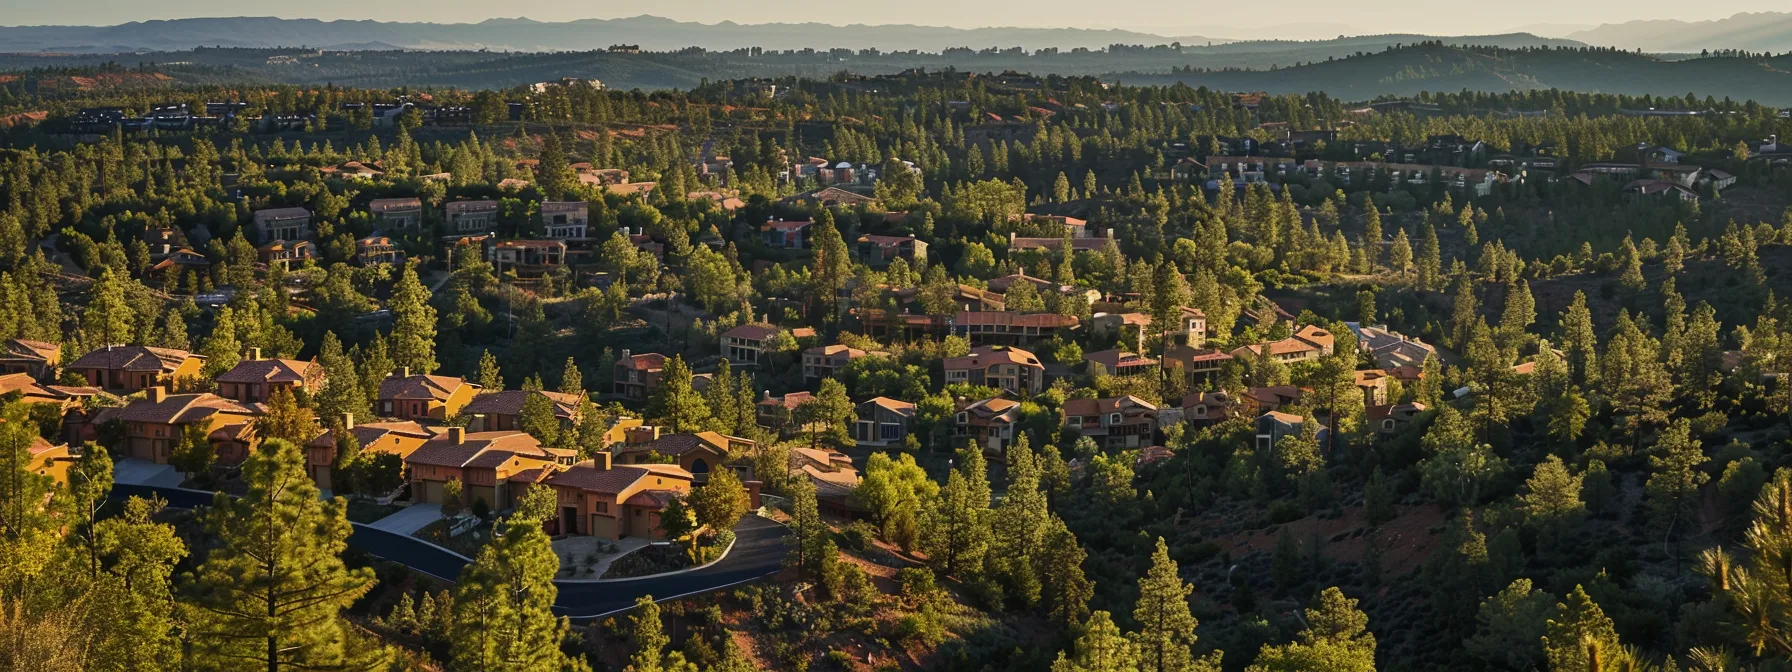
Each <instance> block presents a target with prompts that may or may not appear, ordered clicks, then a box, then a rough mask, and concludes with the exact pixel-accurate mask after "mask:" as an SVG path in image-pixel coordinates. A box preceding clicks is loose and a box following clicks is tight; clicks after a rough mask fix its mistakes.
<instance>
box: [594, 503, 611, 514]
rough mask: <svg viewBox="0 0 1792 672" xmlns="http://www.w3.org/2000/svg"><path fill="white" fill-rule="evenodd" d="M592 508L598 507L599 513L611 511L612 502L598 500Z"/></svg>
mask: <svg viewBox="0 0 1792 672" xmlns="http://www.w3.org/2000/svg"><path fill="white" fill-rule="evenodd" d="M592 508H594V509H596V510H597V512H598V513H609V512H610V503H609V502H598V503H597V504H595V505H593V507H592Z"/></svg>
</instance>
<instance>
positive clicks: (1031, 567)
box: [990, 434, 1051, 608]
mask: <svg viewBox="0 0 1792 672" xmlns="http://www.w3.org/2000/svg"><path fill="white" fill-rule="evenodd" d="M1025 437H1026V435H1024V434H1023V435H1021V438H1020V439H1019V440H1017V441H1016V442H1015V445H1013V446H1010V447H1009V449H1008V452H1007V455H1008V496H1007V498H1006V499H1003V500H1002V505H1001V506H998V507H996V508H995V510H994V511H992V512H991V521H990V524H991V526H992V531H991V532H992V534H991V541H992V547H991V549H990V550H991V551H993V553H992V555H991V556H990V558H991V559H992V560H995V561H996V562H995V563H993V564H995V569H996V571H997V572H998V573H999V574H1000V578H1001V580H1002V582H1003V584H1004V587H1005V589H1006V590H1005V591H1004V592H1005V594H1006V595H1007V596H1008V598H1009V599H1010V601H1012V602H1013V603H1014V604H1016V605H1017V606H1019V607H1022V608H1028V607H1032V606H1033V604H1035V603H1036V602H1037V601H1038V599H1039V593H1040V582H1041V580H1042V579H1041V576H1040V574H1041V572H1040V570H1041V569H1042V568H1043V567H1042V566H1041V565H1042V563H1041V561H1042V560H1043V559H1044V553H1043V552H1042V551H1043V550H1044V549H1043V544H1044V543H1045V534H1046V532H1047V531H1048V529H1049V524H1050V519H1051V511H1050V510H1048V508H1047V505H1046V500H1045V493H1044V492H1042V491H1040V489H1039V464H1038V462H1037V460H1036V458H1035V457H1034V456H1033V450H1032V448H1030V447H1028V446H1027V442H1026V438H1025Z"/></svg>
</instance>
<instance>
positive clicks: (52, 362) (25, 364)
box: [0, 338, 62, 380]
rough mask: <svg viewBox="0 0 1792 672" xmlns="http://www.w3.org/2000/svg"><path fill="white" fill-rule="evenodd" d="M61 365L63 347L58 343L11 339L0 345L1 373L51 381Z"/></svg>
mask: <svg viewBox="0 0 1792 672" xmlns="http://www.w3.org/2000/svg"><path fill="white" fill-rule="evenodd" d="M61 365H62V346H61V345H58V344H56V343H50V342H47V341H33V340H29V339H24V338H10V339H7V340H6V342H5V343H4V344H0V372H4V373H25V374H30V375H31V377H32V378H36V379H38V380H51V379H54V378H55V377H56V368H57V367H58V366H61Z"/></svg>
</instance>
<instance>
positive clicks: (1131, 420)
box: [1059, 394, 1158, 449]
mask: <svg viewBox="0 0 1792 672" xmlns="http://www.w3.org/2000/svg"><path fill="white" fill-rule="evenodd" d="M1059 412H1060V413H1062V414H1063V416H1064V427H1065V428H1066V429H1072V430H1076V431H1077V432H1078V433H1080V434H1081V435H1083V436H1086V437H1089V438H1091V439H1094V440H1095V442H1096V444H1098V445H1100V446H1102V447H1104V448H1110V449H1113V448H1140V447H1143V446H1148V445H1151V443H1152V439H1153V438H1155V437H1156V436H1157V415H1158V408H1157V404H1153V403H1151V402H1148V401H1145V400H1144V399H1140V398H1138V397H1135V396H1133V395H1130V394H1129V395H1125V396H1120V397H1108V398H1105V399H1070V400H1068V401H1065V402H1064V405H1063V406H1062V407H1061V408H1060V409H1059Z"/></svg>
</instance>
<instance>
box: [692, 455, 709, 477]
mask: <svg viewBox="0 0 1792 672" xmlns="http://www.w3.org/2000/svg"><path fill="white" fill-rule="evenodd" d="M691 473H693V474H707V473H709V463H708V462H705V461H704V460H703V458H701V457H699V458H697V461H695V462H692V463H691Z"/></svg>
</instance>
